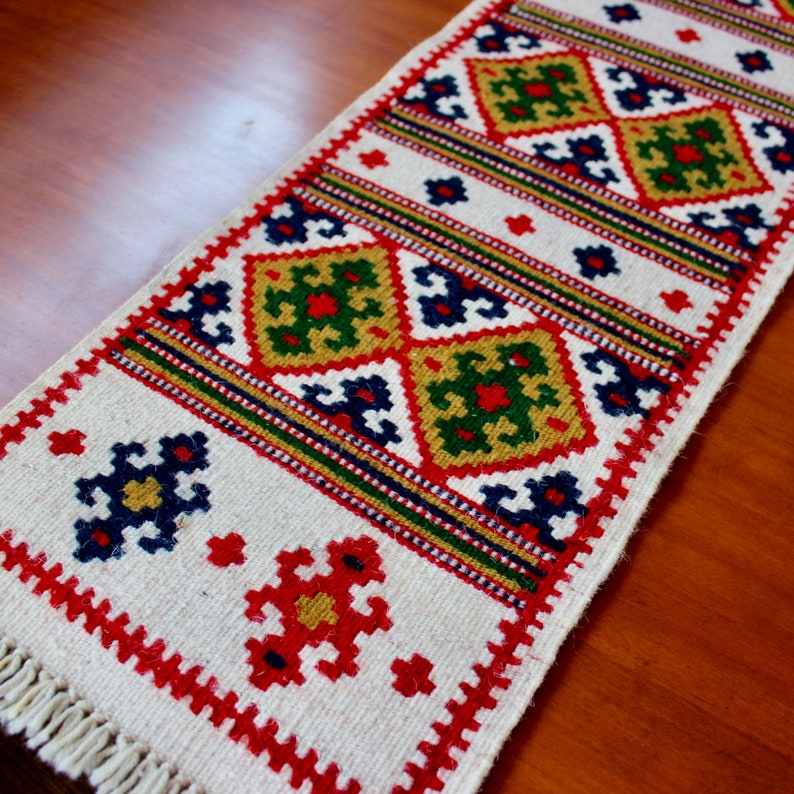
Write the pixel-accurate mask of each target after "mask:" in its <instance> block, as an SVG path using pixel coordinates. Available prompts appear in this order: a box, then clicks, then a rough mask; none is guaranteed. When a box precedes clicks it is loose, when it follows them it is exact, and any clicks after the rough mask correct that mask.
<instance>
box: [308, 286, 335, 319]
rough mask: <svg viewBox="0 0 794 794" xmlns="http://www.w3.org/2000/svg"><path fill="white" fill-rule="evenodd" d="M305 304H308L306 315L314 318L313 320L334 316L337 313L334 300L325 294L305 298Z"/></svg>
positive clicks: (331, 296)
mask: <svg viewBox="0 0 794 794" xmlns="http://www.w3.org/2000/svg"><path fill="white" fill-rule="evenodd" d="M306 303H308V304H309V308H308V309H306V313H307V314H308V315H309V316H311V317H314V319H315V320H319V319H320V318H321V317H325V316H326V315H334V314H336V313H337V312H338V311H339V307H338V306H337V305H336V298H335V297H334V296H333V295H330V294H329V293H327V292H321V293H319V294H318V295H309V296H307V298H306Z"/></svg>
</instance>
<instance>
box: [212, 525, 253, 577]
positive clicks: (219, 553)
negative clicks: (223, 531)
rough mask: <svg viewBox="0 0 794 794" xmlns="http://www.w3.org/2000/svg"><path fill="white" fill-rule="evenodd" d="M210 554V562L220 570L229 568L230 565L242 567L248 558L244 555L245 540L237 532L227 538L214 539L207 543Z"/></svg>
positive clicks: (231, 533)
mask: <svg viewBox="0 0 794 794" xmlns="http://www.w3.org/2000/svg"><path fill="white" fill-rule="evenodd" d="M207 545H208V546H209V547H210V553H209V555H208V556H207V560H208V562H211V563H212V564H213V565H217V566H218V567H219V568H228V567H229V566H230V565H242V564H243V563H244V562H245V560H246V556H245V554H243V549H244V548H245V539H244V538H243V536H242V535H238V534H237V533H236V532H230V533H229V534H228V535H227V536H226V537H225V538H220V537H214V538H210V539H209V540H208V541H207Z"/></svg>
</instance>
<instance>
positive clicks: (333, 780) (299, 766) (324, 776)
mask: <svg viewBox="0 0 794 794" xmlns="http://www.w3.org/2000/svg"><path fill="white" fill-rule="evenodd" d="M0 554H2V555H3V556H4V560H3V562H2V567H3V568H4V569H5V570H6V571H12V570H13V569H14V568H15V567H16V566H19V568H20V571H19V574H18V577H19V580H20V581H22V582H29V581H30V580H31V579H34V580H36V583H35V585H34V587H33V593H34V595H38V596H44V595H49V601H50V604H51V605H52V606H53V607H54V608H55V609H58V608H61V607H63V608H65V616H66V618H67V620H68V621H69V622H70V623H74V622H75V621H77V620H78V619H79V618H80V617H82V618H84V623H83V628H84V629H85V631H86V633H88V634H96V633H97V631H98V632H99V639H100V642H101V643H102V647H103V648H106V649H108V650H110V648H111V647H112V646H113V644H114V643H115V644H116V656H117V657H118V660H119V661H120V662H121V663H122V664H123V663H124V662H126V661H127V660H129V659H130V658H132V657H135V658H136V663H135V672H136V673H138V674H139V675H141V676H144V675H146V674H147V673H151V675H152V679H153V681H154V685H155V686H156V687H157V688H158V689H163V688H164V687H166V686H168V687H169V688H170V690H171V695H172V697H173V698H174V699H175V700H183V699H185V698H187V699H189V706H190V710H191V711H192V712H193V713H194V714H195V715H197V716H198V715H199V714H201V712H202V711H204V709H206V708H209V714H208V715H207V719H209V721H210V723H211V724H212V725H213V726H214V727H216V728H218V727H220V726H221V725H222V724H223V723H224V722H225V721H226V720H232V725H231V727H230V728H229V730H228V735H229V738H230V739H232V740H233V741H235V742H240V743H242V744H244V746H246V747H247V749H248V750H249V751H250V752H251V753H252V754H253V755H255V756H259V755H261V754H262V753H263V752H265V751H267V753H268V756H269V758H268V765H269V766H270V768H271V769H272V770H274V771H275V772H280V771H281V770H282V769H283V768H284V767H285V766H288V767H290V768H291V769H292V775H291V778H290V783H291V785H292V786H293V787H294V788H298V787H299V786H301V785H302V784H303V783H304V782H306V781H308V782H310V783H311V784H312V787H313V789H314V790H315V791H322V792H324V794H325V792H327V793H328V794H335V793H338V794H358V792H360V791H361V784H360V783H359V782H358V781H356V780H353V779H351V780H350V782H349V783H348V785H347V786H346V787H345V788H339V786H338V783H337V780H338V777H339V768H338V766H337V765H336V764H330V765H329V766H328V768H327V769H326V770H325V771H324V772H320V771H319V770H318V769H317V763H318V761H319V757H318V755H317V752H316V751H315V750H314V749H310V750H309V751H308V753H306V755H305V756H304V757H301V756H299V755H298V742H297V740H296V739H295V737H294V736H290V737H289V738H288V739H287V740H286V741H285V742H279V741H278V739H277V738H276V736H277V732H278V729H279V726H278V723H277V722H276V721H275V720H274V719H268V720H267V721H266V722H265V724H264V725H263V726H261V727H260V726H258V725H257V724H256V719H257V717H258V716H259V709H258V708H257V707H256V706H255V705H254V704H253V703H252V704H249V705H248V706H247V707H246V708H245V710H243V711H241V710H240V709H238V708H237V704H238V702H239V696H238V695H237V694H236V693H235V692H231V691H230V692H227V693H226V694H222V693H220V692H219V691H218V681H217V679H216V678H215V677H214V676H210V677H209V678H208V679H207V682H206V683H203V684H202V683H199V681H198V678H199V676H200V675H201V674H202V673H203V672H204V668H203V667H201V666H200V665H193V666H192V667H190V668H189V669H188V670H187V672H183V670H182V663H183V661H184V660H183V659H182V656H181V655H180V654H179V653H173V654H171V655H170V656H166V653H167V647H166V644H165V642H164V641H163V640H162V639H155V640H154V641H153V642H151V643H150V644H148V645H147V644H146V639H147V632H146V629H145V628H144V627H143V626H140V625H139V626H137V627H135V628H134V629H132V630H130V628H129V624H130V617H129V615H127V613H126V612H122V613H121V614H120V615H118V616H117V617H115V618H111V617H110V612H111V609H112V605H111V603H110V601H108V600H107V599H103V600H102V601H101V602H100V603H99V605H98V606H97V605H96V604H95V603H94V599H95V595H96V593H95V592H94V590H93V588H88V589H87V590H83V591H80V590H78V587H79V584H80V582H79V580H78V579H77V577H75V576H70V577H69V578H68V579H67V580H66V581H62V580H61V576H62V574H63V566H62V565H61V564H60V563H59V562H57V563H55V564H54V565H53V566H52V567H51V568H47V567H46V566H47V556H46V555H45V554H38V555H36V556H35V557H34V556H32V555H31V554H30V552H29V551H28V545H27V543H24V542H23V543H19V544H18V545H14V543H13V532H12V531H11V530H7V531H6V532H4V533H3V534H2V535H0Z"/></svg>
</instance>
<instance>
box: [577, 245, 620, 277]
mask: <svg viewBox="0 0 794 794" xmlns="http://www.w3.org/2000/svg"><path fill="white" fill-rule="evenodd" d="M573 255H574V256H575V257H576V261H577V262H578V263H579V272H580V273H581V274H582V275H583V276H584V277H585V278H589V279H594V278H596V277H597V276H602V277H603V276H608V275H610V274H612V273H620V269H619V268H618V262H617V259H615V252H614V251H613V250H612V249H611V248H610V247H609V246H607V245H589V246H587V248H574V249H573Z"/></svg>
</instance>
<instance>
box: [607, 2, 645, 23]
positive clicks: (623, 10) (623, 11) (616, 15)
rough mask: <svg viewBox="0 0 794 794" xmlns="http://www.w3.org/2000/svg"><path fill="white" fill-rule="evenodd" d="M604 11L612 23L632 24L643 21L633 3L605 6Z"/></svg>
mask: <svg viewBox="0 0 794 794" xmlns="http://www.w3.org/2000/svg"><path fill="white" fill-rule="evenodd" d="M604 11H606V12H607V16H608V17H609V18H610V20H612V22H617V23H618V24H620V23H621V22H631V21H633V20H635V19H642V17H640V12H639V11H637V8H636V7H635V6H633V5H632V4H631V3H623V4H622V5H619V6H604Z"/></svg>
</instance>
